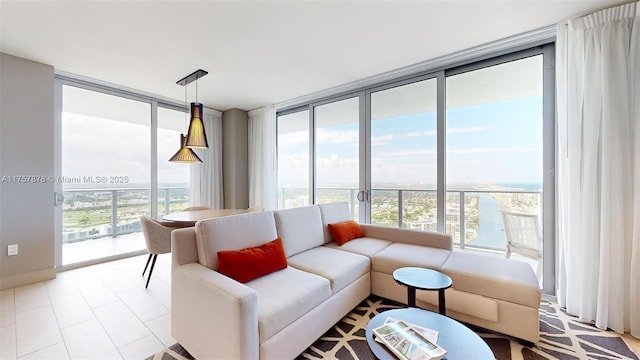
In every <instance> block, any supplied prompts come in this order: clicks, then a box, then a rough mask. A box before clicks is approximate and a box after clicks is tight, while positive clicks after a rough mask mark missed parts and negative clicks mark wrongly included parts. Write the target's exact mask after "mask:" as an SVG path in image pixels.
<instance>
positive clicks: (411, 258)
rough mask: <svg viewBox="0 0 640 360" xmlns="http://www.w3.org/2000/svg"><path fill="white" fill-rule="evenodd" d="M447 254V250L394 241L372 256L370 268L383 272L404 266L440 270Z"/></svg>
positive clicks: (389, 271)
mask: <svg viewBox="0 0 640 360" xmlns="http://www.w3.org/2000/svg"><path fill="white" fill-rule="evenodd" d="M449 254H451V251H449V250H444V249H436V248H430V247H425V246H420V245H413V244H399V243H394V244H391V245H389V246H387V247H386V248H385V249H384V250H382V251H380V252H379V253H377V254H375V255H374V256H373V258H372V259H371V269H372V270H373V271H378V272H381V273H385V274H393V271H394V270H396V269H398V268H401V267H405V266H417V267H423V268H427V269H433V270H440V268H441V267H442V264H444V262H445V260H447V257H449Z"/></svg>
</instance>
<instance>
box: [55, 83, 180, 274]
mask: <svg viewBox="0 0 640 360" xmlns="http://www.w3.org/2000/svg"><path fill="white" fill-rule="evenodd" d="M58 84H59V85H58V86H59V88H58V92H59V94H60V96H59V101H60V112H61V114H60V128H59V130H58V131H59V134H60V135H59V147H60V153H59V158H58V159H57V163H58V164H60V166H59V174H57V176H56V187H57V191H58V192H59V193H60V194H62V197H60V196H59V197H57V199H58V201H61V203H60V204H59V206H58V207H57V209H59V210H58V211H60V213H61V214H60V215H59V216H58V218H59V219H60V220H59V222H60V224H59V225H58V227H59V229H60V230H59V231H60V234H58V237H59V241H58V242H59V247H60V249H59V252H58V253H59V254H60V255H59V256H58V257H57V265H58V266H65V265H70V264H75V263H83V262H87V261H94V260H96V259H101V258H113V257H114V256H120V255H122V254H127V253H134V252H136V251H141V250H143V249H145V243H144V238H143V236H142V233H141V231H142V228H141V224H140V216H143V215H146V216H153V217H157V216H162V215H163V214H165V213H167V212H168V211H176V210H180V209H182V208H184V207H186V206H187V202H188V198H189V190H188V184H189V167H188V165H185V164H173V163H169V162H168V161H167V160H168V159H169V158H170V157H171V155H172V154H173V153H174V152H175V151H176V150H177V149H178V148H179V143H180V141H179V134H180V133H184V130H185V113H184V111H182V110H181V109H179V107H176V106H174V108H171V107H160V106H158V102H157V101H153V100H152V99H148V98H136V96H134V95H131V94H126V93H122V94H121V93H118V92H117V91H108V90H104V89H102V88H98V87H96V88H93V87H92V86H91V85H90V84H86V83H80V84H75V83H74V82H73V81H62V80H60V81H58ZM152 160H153V161H152ZM154 205H155V206H154Z"/></svg>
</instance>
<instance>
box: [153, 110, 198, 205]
mask: <svg viewBox="0 0 640 360" xmlns="http://www.w3.org/2000/svg"><path fill="white" fill-rule="evenodd" d="M186 116H187V114H186V113H185V112H184V111H179V110H174V109H168V108H163V107H158V127H157V129H158V130H157V134H158V136H157V138H158V151H157V159H158V160H157V161H158V162H157V164H158V216H162V215H166V214H168V213H170V212H176V211H180V210H183V209H185V208H186V207H188V206H189V175H190V174H189V173H190V171H189V165H185V164H181V163H171V162H169V161H167V160H168V159H170V158H171V157H172V156H173V154H175V153H176V151H177V150H178V148H179V147H180V134H186V133H187V125H188V123H187V122H188V119H187V118H186Z"/></svg>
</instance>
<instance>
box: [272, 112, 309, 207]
mask: <svg viewBox="0 0 640 360" xmlns="http://www.w3.org/2000/svg"><path fill="white" fill-rule="evenodd" d="M277 127H278V130H277V131H278V138H277V144H278V208H280V209H286V208H292V207H298V206H303V205H309V204H310V203H311V202H310V201H309V199H310V187H309V183H310V181H309V179H310V177H309V176H310V173H309V163H310V161H309V151H310V147H309V144H310V140H309V110H302V111H296V112H292V113H286V114H279V115H278V122H277Z"/></svg>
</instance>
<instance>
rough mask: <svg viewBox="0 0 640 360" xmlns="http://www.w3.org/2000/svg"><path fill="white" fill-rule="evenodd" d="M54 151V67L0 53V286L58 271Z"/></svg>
mask: <svg viewBox="0 0 640 360" xmlns="http://www.w3.org/2000/svg"><path fill="white" fill-rule="evenodd" d="M53 154H54V69H53V67H52V66H49V65H45V64H41V63H37V62H33V61H29V60H25V59H21V58H18V57H15V56H11V55H7V54H3V53H0V178H1V179H3V181H0V289H5V288H10V287H14V286H18V285H23V284H27V283H31V282H36V281H41V280H45V279H51V278H53V277H55V269H54V266H55V262H54V260H55V256H54V249H55V246H54V211H53V210H54V209H53V191H54V187H53V186H54V184H53V183H52V182H51V181H49V179H46V177H48V176H50V175H53V173H54V155H53ZM22 175H28V176H31V175H33V176H37V177H38V180H37V182H35V183H34V182H32V180H31V179H29V180H28V182H26V183H14V182H13V181H14V180H17V179H16V178H15V177H16V176H22ZM40 176H43V177H45V180H44V182H40V179H41V178H40ZM20 180H22V179H20ZM9 244H18V245H19V254H18V255H17V256H10V257H9V256H7V245H9Z"/></svg>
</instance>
